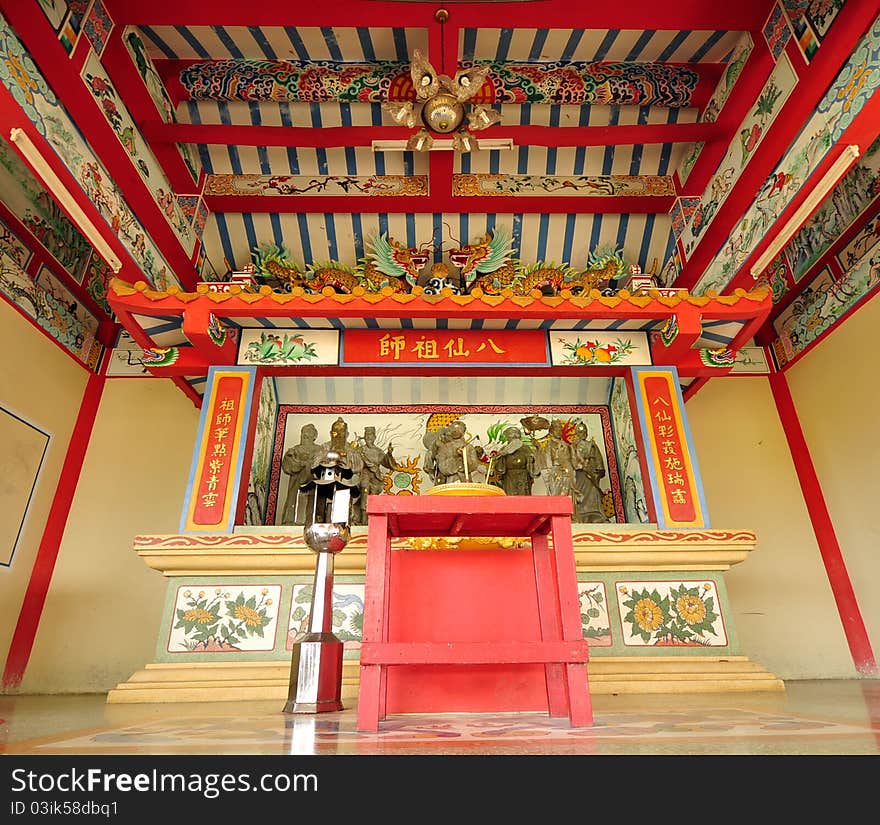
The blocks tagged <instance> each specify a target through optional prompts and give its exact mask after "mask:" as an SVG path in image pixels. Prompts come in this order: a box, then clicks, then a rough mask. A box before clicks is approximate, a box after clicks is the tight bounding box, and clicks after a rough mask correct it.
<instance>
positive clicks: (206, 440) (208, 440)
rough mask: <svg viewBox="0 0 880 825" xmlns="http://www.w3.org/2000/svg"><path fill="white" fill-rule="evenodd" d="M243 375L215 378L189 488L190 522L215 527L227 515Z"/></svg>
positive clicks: (242, 395) (242, 401)
mask: <svg viewBox="0 0 880 825" xmlns="http://www.w3.org/2000/svg"><path fill="white" fill-rule="evenodd" d="M246 389H247V377H246V376H243V375H225V376H223V377H221V378H220V379H219V380H218V381H217V385H216V387H215V390H214V394H213V398H212V401H211V408H210V410H209V412H208V416H207V418H206V419H205V429H204V432H203V433H202V453H201V460H200V464H199V468H198V472H197V475H196V480H195V485H194V487H193V498H192V505H191V506H192V511H191V512H192V517H191V523H192V524H193V526H196V527H218V526H220V525H223V524H224V523H225V522H226V520H227V518H228V515H229V508H230V507H231V506H232V505H233V502H232V501H231V493H232V491H231V487H232V482H233V481H234V476H235V463H236V460H237V458H238V451H239V449H240V448H241V445H240V441H241V438H240V436H241V417H242V412H243V407H244V402H245V391H246Z"/></svg>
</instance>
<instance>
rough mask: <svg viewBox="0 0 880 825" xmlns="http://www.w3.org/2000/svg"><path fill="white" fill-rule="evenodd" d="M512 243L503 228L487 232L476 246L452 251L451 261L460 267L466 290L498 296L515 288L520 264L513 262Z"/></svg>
mask: <svg viewBox="0 0 880 825" xmlns="http://www.w3.org/2000/svg"><path fill="white" fill-rule="evenodd" d="M511 253H512V241H511V238H510V235H508V234H507V230H506V229H504V228H503V227H498V228H496V229H495V230H494V231H493V232H487V233H486V234H485V235H484V236H483V237H482V238H480V240H478V241H477V242H476V243H472V244H462V245H461V246H460V247H459V248H458V249H452V250H450V252H449V260H450V261H452V263H453V264H454V265H455V266H457V267H460V269H461V279H462V282H463V283H464V285H465V291H466V292H471V291H472V290H473V289H476V288H480V289H482V290H483V292H485V293H488V294H492V295H497V294H499V293H500V292H501V291H502V290H503V289H513V283H514V281H515V280H516V264H515V263H514V262H513V260H512V259H511Z"/></svg>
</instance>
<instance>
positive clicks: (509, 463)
mask: <svg viewBox="0 0 880 825" xmlns="http://www.w3.org/2000/svg"><path fill="white" fill-rule="evenodd" d="M504 437H505V438H506V439H507V441H506V442H505V444H504V446H503V447H502V448H501V449H500V450H499V451H498V454H497V455H496V456H495V475H496V476H497V478H498V479H499V481H500V482H501V488H502V489H503V490H504V492H505V493H507V495H509V496H529V495H531V494H532V483H533V481H534V479H535V476H536V475H537V470H536V469H535V453H534V450H533V449H532V448H531V447H530V446H528V445H527V444H525V443H524V442H523V440H522V431H521V430H520V429H519V427H508V428H507V429H506V430H505V431H504Z"/></svg>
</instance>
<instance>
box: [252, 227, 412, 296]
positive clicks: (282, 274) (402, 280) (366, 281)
mask: <svg viewBox="0 0 880 825" xmlns="http://www.w3.org/2000/svg"><path fill="white" fill-rule="evenodd" d="M369 248H370V251H371V253H372V254H371V255H370V256H368V257H367V258H365V259H363V260H362V261H361V262H360V263H359V264H358V266H356V267H354V268H352V267H349V266H346V265H345V264H342V263H340V262H339V261H325V262H318V261H315V262H314V263H311V264H309V265H308V266H306V268H305V270H302V269H300V267H299V265H298V264H297V263H296V261H294V260H293V258H292V257H291V254H290V252H289V251H288V250H287V249H286V248H285V247H283V246H278V245H277V244H269V243H267V244H260V246H258V247H257V248H256V249H255V250H254V251H253V261H254V265H255V266H256V269H257V274H258V276H259V277H260V279H261V280H262V281H263V282H264V283H266V284H268V285H269V286H271V287H272V288H273V289H276V290H279V291H282V292H291V291H293V290H294V289H295V288H296V287H302V288H303V289H304V290H306V292H311V293H319V292H321V291H322V290H323V289H325V288H326V287H330V288H331V289H333V291H334V292H338V293H342V294H346V295H350V294H351V293H352V291H353V290H354V288H355V287H357V286H362V287H363V288H364V289H366V290H367V291H368V292H378V291H379V290H381V289H382V288H383V287H391V289H392V290H393V291H394V292H408V291H409V289H410V287H411V286H413V285H415V282H416V280H417V279H418V276H419V270H420V269H421V268H422V267H423V266H424V265H425V264H426V263H427V262H428V257H429V253H428V252H427V251H425V250H421V249H418V248H416V247H405V246H403V245H402V244H399V243H398V242H397V241H395V240H394V239H393V238H386V236H385V235H384V234H383V235H377V236H376V237H374V238H373V240H372V241H371V242H369Z"/></svg>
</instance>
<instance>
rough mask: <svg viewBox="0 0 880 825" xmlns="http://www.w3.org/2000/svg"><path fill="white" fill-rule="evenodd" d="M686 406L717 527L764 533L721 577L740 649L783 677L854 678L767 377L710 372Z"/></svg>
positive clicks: (713, 523) (712, 517)
mask: <svg viewBox="0 0 880 825" xmlns="http://www.w3.org/2000/svg"><path fill="white" fill-rule="evenodd" d="M687 412H688V417H689V419H690V425H691V429H692V432H693V437H694V442H695V446H696V451H697V456H698V459H699V462H700V470H701V473H702V476H703V484H704V487H705V490H706V500H707V505H708V508H709V514H710V517H711V522H712V526H713V527H715V528H740V527H742V528H750V529H753V530H755V531H756V533H757V535H758V546H757V549H756V550H755V551H754V552H753V553H752V554H751V556H750V557H749V558H748V559H746V561H744V562H743V563H742V564H739V565H737V566H736V567H733V568H732V569H731V570H730V571H729V572H728V573H726V574H725V580H726V582H727V586H728V590H729V592H730V601H731V604H732V606H733V610H734V618H735V621H736V626H737V630H738V633H739V638H740V644H741V646H742V652H743V653H744V654H745V655H747V656H749V657H750V658H752V659H754V660H755V661H757V662H759V663H760V664H762V665H763V666H764V667H766V668H767V669H768V670H770V671H772V672H773V673H775V674H776V675H777V676H780V677H782V678H783V679H822V678H853V677H854V676H856V675H857V674H856V672H855V668H854V666H853V663H852V659H851V657H850V654H849V648H848V647H847V644H846V638H845V636H844V633H843V629H842V627H841V623H840V619H839V617H838V613H837V608H836V605H835V603H834V599H833V597H832V594H831V588H830V585H829V584H828V579H827V576H826V575H825V568H824V566H823V564H822V559H821V556H820V554H819V548H818V545H817V544H816V539H815V536H814V534H813V530H812V526H811V524H810V521H809V516H808V514H807V510H806V506H805V504H804V500H803V497H802V495H801V491H800V487H799V485H798V480H797V475H796V474H795V470H794V465H793V463H792V460H791V454H790V453H789V450H788V444H787V442H786V440H785V435H784V433H783V430H782V425H781V423H780V421H779V417H778V414H777V412H776V405H775V403H774V401H773V396H772V394H771V392H770V386H769V383H768V381H767V379H766V378H763V377H754V378H743V377H736V378H716V379H713V380H712V381H710V382H709V383H708V384H707V385H706V386H705V387H703V388H702V389H701V390H700V391H699V392H698V393H697V394H696V395H695V396H694V397H693V399H691V400H690V401H689V402H688V404H687Z"/></svg>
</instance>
